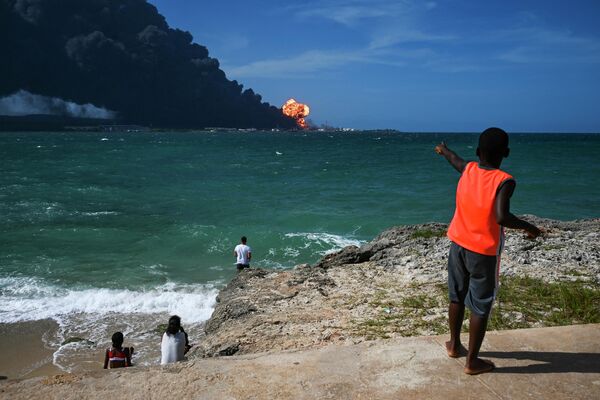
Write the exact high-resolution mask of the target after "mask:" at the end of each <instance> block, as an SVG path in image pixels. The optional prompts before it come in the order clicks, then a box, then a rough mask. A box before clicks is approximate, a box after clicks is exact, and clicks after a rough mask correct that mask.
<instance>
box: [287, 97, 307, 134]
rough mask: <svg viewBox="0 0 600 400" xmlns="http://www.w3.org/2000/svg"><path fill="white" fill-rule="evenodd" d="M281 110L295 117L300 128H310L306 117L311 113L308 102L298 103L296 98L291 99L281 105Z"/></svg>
mask: <svg viewBox="0 0 600 400" xmlns="http://www.w3.org/2000/svg"><path fill="white" fill-rule="evenodd" d="M281 111H282V112H283V113H284V114H285V115H287V116H288V117H292V118H294V119H295V120H296V123H297V124H298V126H299V127H300V128H302V129H306V128H308V124H307V123H306V121H305V120H304V118H306V117H307V116H308V114H309V113H310V108H308V106H307V105H306V104H302V103H298V102H297V101H296V100H294V99H289V100H288V101H286V102H285V104H284V105H283V106H281Z"/></svg>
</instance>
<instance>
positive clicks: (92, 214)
mask: <svg viewBox="0 0 600 400" xmlns="http://www.w3.org/2000/svg"><path fill="white" fill-rule="evenodd" d="M81 215H85V216H87V217H99V216H101V215H119V213H118V212H117V211H83V212H81Z"/></svg>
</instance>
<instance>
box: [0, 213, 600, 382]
mask: <svg viewBox="0 0 600 400" xmlns="http://www.w3.org/2000/svg"><path fill="white" fill-rule="evenodd" d="M526 218H527V219H529V220H531V221H533V222H534V223H536V224H538V225H540V226H542V227H543V228H544V229H545V230H546V232H547V234H546V237H545V238H544V239H539V240H536V241H529V240H526V239H524V236H523V234H522V233H520V232H516V231H509V232H508V233H507V246H506V249H505V253H504V255H503V260H502V267H501V268H502V270H501V273H502V277H501V280H502V281H503V282H504V283H508V282H510V279H512V278H517V277H521V276H529V277H531V278H532V279H536V280H537V281H536V282H542V283H545V284H547V285H552V284H555V283H560V282H579V283H581V284H582V285H584V286H585V285H587V286H590V287H592V288H596V289H595V290H597V289H598V288H599V287H600V244H599V240H598V238H599V237H600V234H599V233H598V232H600V219H588V220H577V221H555V220H548V219H541V218H537V217H534V216H526ZM446 227H447V225H445V224H439V223H430V224H420V225H406V226H399V227H394V228H391V229H389V230H387V231H385V232H383V233H381V234H380V235H379V236H377V237H376V238H374V239H373V240H372V241H371V242H369V243H366V244H364V245H363V246H361V247H356V246H348V247H346V248H344V249H343V250H341V251H339V252H337V253H333V254H330V255H327V256H326V257H324V258H323V259H322V260H321V261H319V262H318V263H317V264H315V265H314V266H309V265H307V264H304V265H298V266H296V267H295V268H294V269H291V270H285V271H274V270H264V269H260V268H258V269H251V270H248V271H243V272H242V273H240V274H238V275H237V276H236V277H235V278H234V279H233V280H232V281H231V282H230V283H229V284H228V285H227V286H226V287H225V288H223V289H222V290H221V292H220V293H219V295H218V301H217V305H216V308H215V310H214V312H213V314H212V317H211V318H210V319H209V320H208V321H207V323H206V325H205V331H206V335H205V336H203V334H202V333H200V332H195V330H198V329H200V327H197V328H196V329H194V330H193V332H190V333H191V334H192V335H193V336H195V337H196V338H197V339H198V341H197V342H196V344H197V345H196V346H195V347H194V348H193V349H192V351H191V352H190V354H189V359H190V360H191V361H192V362H194V361H195V360H199V359H201V358H207V357H215V356H216V357H220V356H230V355H234V354H235V355H236V356H238V355H251V354H257V353H264V352H270V353H273V352H275V353H277V352H281V351H294V350H298V349H310V348H321V347H326V346H328V345H330V344H338V345H355V344H360V343H363V342H369V341H373V340H382V339H383V340H386V339H398V338H401V337H404V336H430V335H436V334H442V333H444V329H445V324H446V322H445V318H446V316H445V314H446V307H447V304H446V302H447V300H446V298H445V288H444V286H445V284H444V282H445V276H446V271H445V267H446V262H447V251H448V246H449V242H448V240H447V239H446V237H445V236H444V233H445V229H446ZM594 293H596V292H594ZM507 300H509V299H504V298H502V297H500V298H499V299H498V307H497V310H496V311H497V314H498V315H503V314H506V315H507V319H509V320H510V321H509V322H511V323H514V327H516V328H524V327H544V326H552V325H560V323H552V324H550V325H548V324H547V323H546V322H544V321H543V320H535V319H531V318H529V317H528V316H527V315H518V312H516V311H514V310H512V309H507ZM596 307H598V306H596ZM593 312H596V313H597V314H598V313H600V309H598V308H596V309H595V311H594V310H593ZM595 317H596V318H597V315H596V316H595ZM565 321H566V320H565ZM569 321H570V322H569V323H575V324H577V323H582V321H578V320H577V319H576V318H575V317H574V319H571V320H569ZM563 324H565V323H563ZM56 329H57V324H56V323H55V322H54V321H51V320H42V321H30V322H19V323H14V324H0V333H1V335H2V337H3V340H2V343H1V344H0V351H2V354H5V355H6V357H4V358H3V360H2V362H0V375H3V376H6V377H8V379H9V381H12V380H15V379H17V380H19V379H27V378H31V377H36V376H45V375H57V374H64V371H61V370H60V369H59V368H58V367H56V366H55V365H53V364H52V355H53V352H54V351H56V349H50V348H48V346H47V344H45V343H44V341H43V337H44V335H49V334H52V332H55V331H56ZM504 329H506V328H504ZM188 331H190V330H189V329H188ZM150 333H151V332H149V334H150ZM4 338H7V339H6V340H4ZM153 338H154V336H152V339H153ZM148 343H149V344H148V345H150V344H151V343H153V342H152V341H149V342H148ZM157 343H158V340H157ZM132 345H134V346H137V344H136V343H132ZM104 347H105V343H101V344H100V343H98V344H94V345H91V346H88V347H87V348H86V349H85V350H84V351H82V352H80V353H78V355H80V357H79V359H78V360H79V361H78V363H79V365H78V367H79V368H78V369H77V370H76V371H74V372H75V373H76V374H82V373H84V374H85V373H90V372H93V371H98V370H101V369H102V357H103V351H104ZM140 350H141V351H144V350H146V351H148V350H151V351H154V352H157V351H159V349H158V346H156V349H154V348H153V349H143V348H141V349H140ZM136 351H137V347H136ZM157 354H158V353H157ZM8 360H15V361H14V362H12V361H11V362H10V363H8ZM134 362H135V357H134ZM156 364H157V363H156ZM152 365H155V363H152V362H150V363H147V364H146V365H139V364H138V366H136V367H135V368H133V369H132V370H143V369H146V368H154V367H153V366H152ZM119 373H121V372H119Z"/></svg>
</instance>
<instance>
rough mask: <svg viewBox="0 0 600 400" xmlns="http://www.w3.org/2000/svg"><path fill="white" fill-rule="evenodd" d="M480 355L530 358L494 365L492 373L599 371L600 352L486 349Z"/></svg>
mask: <svg viewBox="0 0 600 400" xmlns="http://www.w3.org/2000/svg"><path fill="white" fill-rule="evenodd" d="M479 355H480V356H481V357H484V358H485V357H492V358H506V359H510V358H512V359H516V360H530V361H532V362H531V363H530V364H529V365H515V366H509V367H499V366H496V368H495V369H494V373H511V374H548V373H558V372H581V373H600V353H562V352H557V351H486V352H481V353H480V354H479Z"/></svg>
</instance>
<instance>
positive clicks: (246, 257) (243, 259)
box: [233, 236, 252, 271]
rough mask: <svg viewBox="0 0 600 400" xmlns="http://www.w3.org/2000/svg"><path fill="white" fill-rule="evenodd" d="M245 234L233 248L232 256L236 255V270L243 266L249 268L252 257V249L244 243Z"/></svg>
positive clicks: (241, 268) (245, 240)
mask: <svg viewBox="0 0 600 400" xmlns="http://www.w3.org/2000/svg"><path fill="white" fill-rule="evenodd" d="M247 241H248V239H246V236H242V239H241V242H242V243H240V244H238V245H237V246H235V249H233V256H234V257H236V260H237V261H236V266H237V270H238V271H241V270H243V269H244V268H250V259H251V258H252V249H251V248H250V246H247V245H246V242H247Z"/></svg>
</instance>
